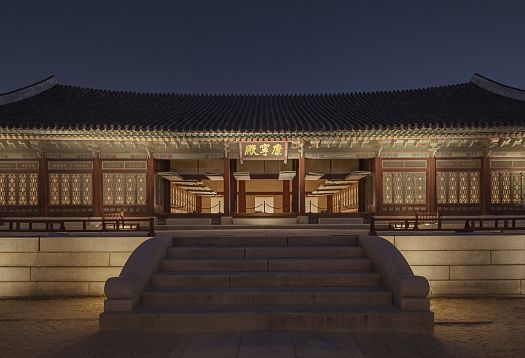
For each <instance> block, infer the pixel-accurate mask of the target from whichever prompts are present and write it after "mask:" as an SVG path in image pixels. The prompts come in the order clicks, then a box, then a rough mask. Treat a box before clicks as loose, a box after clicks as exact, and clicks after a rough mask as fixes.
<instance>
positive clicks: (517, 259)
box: [491, 250, 525, 265]
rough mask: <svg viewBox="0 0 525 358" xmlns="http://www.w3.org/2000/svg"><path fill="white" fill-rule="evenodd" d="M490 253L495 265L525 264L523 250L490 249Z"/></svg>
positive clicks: (524, 252)
mask: <svg viewBox="0 0 525 358" xmlns="http://www.w3.org/2000/svg"><path fill="white" fill-rule="evenodd" d="M491 255H492V263H493V264H495V265H513V264H517V265H525V250H515V251H492V252H491Z"/></svg>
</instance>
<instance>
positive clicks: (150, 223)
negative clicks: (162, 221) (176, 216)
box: [148, 218, 155, 236]
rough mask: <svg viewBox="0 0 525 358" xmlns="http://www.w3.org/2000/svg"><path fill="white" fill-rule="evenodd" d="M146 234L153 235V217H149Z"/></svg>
mask: <svg viewBox="0 0 525 358" xmlns="http://www.w3.org/2000/svg"><path fill="white" fill-rule="evenodd" d="M148 236H155V218H149V231H148Z"/></svg>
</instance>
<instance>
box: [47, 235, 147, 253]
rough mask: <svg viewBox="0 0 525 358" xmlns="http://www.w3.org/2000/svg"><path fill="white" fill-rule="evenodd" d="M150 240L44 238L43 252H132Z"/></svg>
mask: <svg viewBox="0 0 525 358" xmlns="http://www.w3.org/2000/svg"><path fill="white" fill-rule="evenodd" d="M147 239H149V238H148V237H145V236H137V237H119V236H114V237H43V238H42V239H41V241H40V251H42V252H126V251H127V252H132V251H133V250H135V249H136V248H137V246H139V245H140V244H141V243H143V242H144V241H146V240H147Z"/></svg>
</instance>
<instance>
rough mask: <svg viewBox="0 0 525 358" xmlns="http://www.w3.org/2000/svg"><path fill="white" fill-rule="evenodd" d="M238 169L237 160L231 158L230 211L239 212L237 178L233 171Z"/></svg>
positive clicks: (232, 212)
mask: <svg viewBox="0 0 525 358" xmlns="http://www.w3.org/2000/svg"><path fill="white" fill-rule="evenodd" d="M236 170H237V161H236V160H235V159H230V213H231V214H234V213H236V212H237V179H235V177H234V176H233V173H234V172H235V171H236Z"/></svg>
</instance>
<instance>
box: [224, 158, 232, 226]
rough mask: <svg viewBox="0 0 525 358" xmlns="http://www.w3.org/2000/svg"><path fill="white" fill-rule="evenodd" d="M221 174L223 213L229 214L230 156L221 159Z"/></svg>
mask: <svg viewBox="0 0 525 358" xmlns="http://www.w3.org/2000/svg"><path fill="white" fill-rule="evenodd" d="M223 169H224V170H223V176H224V190H223V191H224V194H223V200H224V215H227V216H228V215H230V214H231V206H230V205H231V182H232V181H231V176H232V175H231V166H230V158H224V159H223Z"/></svg>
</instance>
